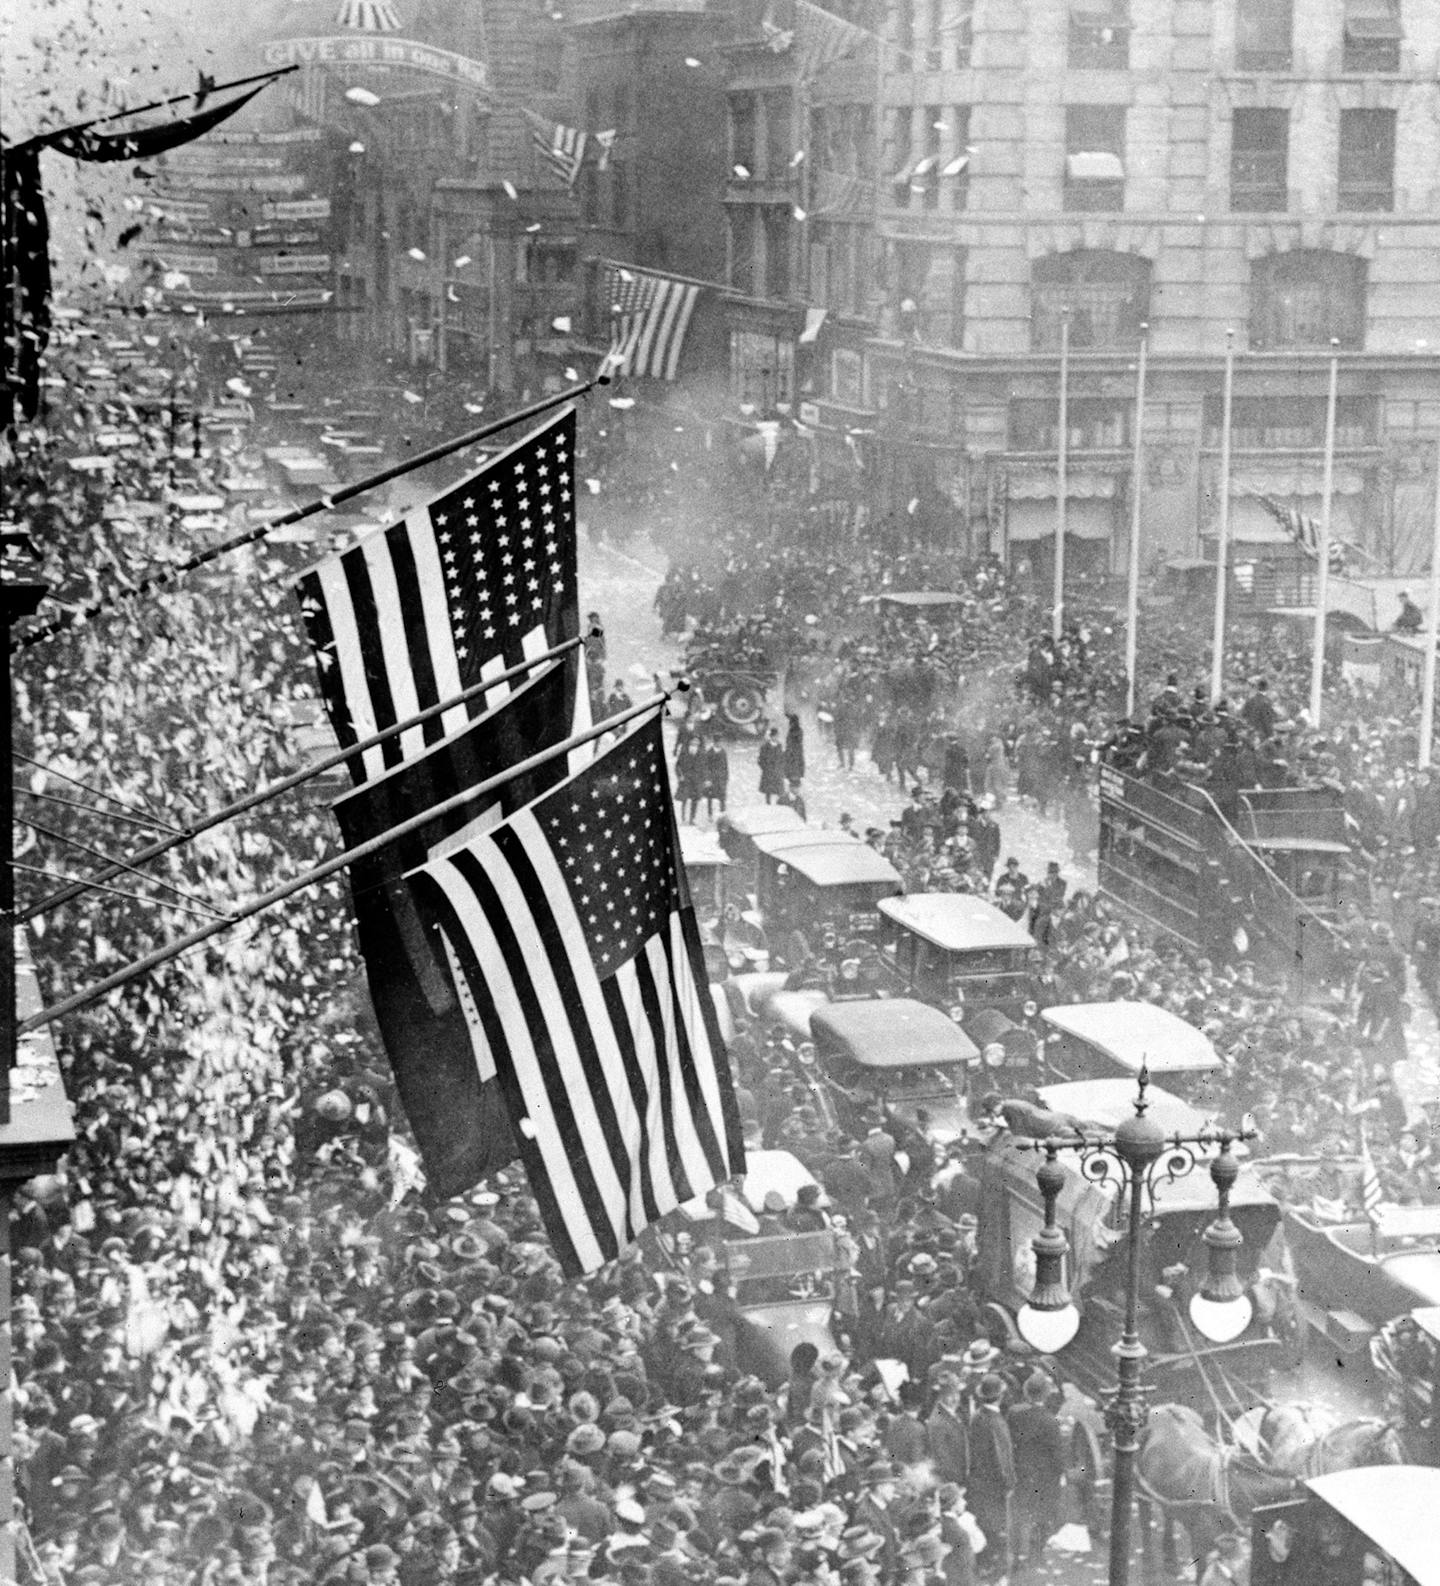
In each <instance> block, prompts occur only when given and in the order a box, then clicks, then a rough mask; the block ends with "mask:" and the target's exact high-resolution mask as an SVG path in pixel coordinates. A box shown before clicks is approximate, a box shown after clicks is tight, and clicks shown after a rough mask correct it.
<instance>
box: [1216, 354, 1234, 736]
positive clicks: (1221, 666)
mask: <svg viewBox="0 0 1440 1586" xmlns="http://www.w3.org/2000/svg"><path fill="white" fill-rule="evenodd" d="M1234 402H1235V332H1234V331H1233V330H1227V331H1226V332H1225V393H1224V397H1223V399H1222V401H1221V405H1220V533H1219V536H1218V538H1217V540H1216V544H1215V632H1214V637H1213V639H1212V641H1211V643H1212V649H1211V655H1210V703H1211V704H1212V705H1213V704H1216V703H1218V702H1219V699H1220V696H1221V693H1222V692H1223V690H1224V687H1225V585H1226V582H1227V581H1228V579H1229V576H1230V412H1231V408H1232V407H1233V406H1234Z"/></svg>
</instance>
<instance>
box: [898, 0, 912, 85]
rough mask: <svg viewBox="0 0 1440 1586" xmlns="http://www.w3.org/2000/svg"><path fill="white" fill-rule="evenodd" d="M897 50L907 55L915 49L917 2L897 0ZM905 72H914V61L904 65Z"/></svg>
mask: <svg viewBox="0 0 1440 1586" xmlns="http://www.w3.org/2000/svg"><path fill="white" fill-rule="evenodd" d="M895 48H896V49H897V50H903V51H906V52H907V53H908V52H909V51H911V50H913V49H914V48H915V0H896V4H895ZM903 66H904V70H906V71H914V69H915V66H914V62H913V61H906V62H904V63H903Z"/></svg>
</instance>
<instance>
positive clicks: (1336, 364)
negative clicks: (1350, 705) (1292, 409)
mask: <svg viewBox="0 0 1440 1586" xmlns="http://www.w3.org/2000/svg"><path fill="white" fill-rule="evenodd" d="M1339 349H1340V339H1339V337H1338V336H1332V337H1331V338H1330V391H1329V396H1328V397H1327V399H1326V403H1325V475H1324V483H1323V484H1322V485H1321V489H1320V539H1319V542H1318V544H1317V545H1316V547H1315V554H1316V556H1317V557H1318V558H1319V562H1320V566H1319V567H1318V569H1317V570H1316V577H1315V638H1314V643H1313V646H1312V648H1311V651H1310V730H1311V731H1312V732H1314V731H1315V730H1316V729H1317V728H1318V727H1319V726H1320V711H1321V705H1322V698H1323V687H1324V682H1325V612H1326V607H1327V606H1328V605H1329V602H1330V514H1331V511H1332V509H1333V504H1334V495H1335V408H1336V403H1337V393H1338V391H1339V385H1340V350H1339Z"/></svg>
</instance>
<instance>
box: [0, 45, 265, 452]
mask: <svg viewBox="0 0 1440 1586" xmlns="http://www.w3.org/2000/svg"><path fill="white" fill-rule="evenodd" d="M280 75H281V74H280V73H279V72H275V73H269V74H267V75H266V78H265V80H264V81H263V82H261V83H260V84H259V85H258V86H257V87H255V88H252V89H250V90H249V92H247V93H243V94H239V95H237V96H236V97H235V98H233V99H228V100H226V101H224V102H223V103H221V104H217V105H211V106H208V107H205V108H202V107H203V106H204V105H205V101H206V100H207V99H208V98H209V96H210V94H211V93H213V92H214V91H215V84H214V83H213V82H211V81H210V80H209V79H208V78H205V77H203V76H202V78H201V81H200V89H199V91H198V92H197V93H196V94H195V96H194V97H195V107H196V108H195V109H194V110H193V111H192V112H191V113H190V114H189V115H185V116H180V117H177V118H176V119H174V120H171V121H163V122H161V123H159V125H157V126H153V127H140V128H137V129H136V130H134V131H132V132H119V133H101V132H97V131H95V123H91V124H89V125H87V126H81V127H63V128H61V129H60V130H59V131H56V132H48V133H43V134H41V135H40V136H39V137H36V138H31V139H29V140H28V141H26V142H24V143H16V144H12V145H11V146H10V147H8V148H4V147H0V206H3V208H0V429H4V428H8V427H9V426H10V425H11V424H13V423H14V422H15V418H16V416H17V414H18V415H19V416H20V417H21V418H26V419H30V418H34V416H35V414H36V413H37V412H38V411H39V407H40V369H41V359H42V357H43V356H44V352H45V347H46V344H47V343H48V342H49V339H50V223H49V219H48V217H47V215H46V211H45V189H44V184H43V182H42V180H41V173H40V154H41V151H42V150H43V149H52V150H53V151H54V152H55V153H57V154H63V155H65V156H66V157H67V158H69V159H72V160H82V161H86V162H99V163H109V162H113V161H117V160H142V159H153V158H154V157H155V156H157V155H160V154H165V153H167V152H168V151H169V150H171V149H176V148H179V147H180V146H181V145H182V144H185V143H189V142H191V141H192V140H193V139H195V138H199V137H203V136H204V134H205V133H207V132H210V131H211V130H212V129H214V128H215V127H218V126H219V125H220V123H221V122H222V121H225V120H227V119H228V118H229V117H230V116H233V115H234V114H235V112H236V111H237V110H239V109H241V108H242V106H244V105H247V104H249V102H250V101H251V100H252V99H253V98H254V97H255V95H256V94H258V93H259V92H260V90H261V89H262V88H265V87H268V86H269V84H270V83H271V82H273V81H274V79H275V78H276V77H277V76H280ZM187 97H188V96H187ZM134 113H135V114H139V113H140V112H139V111H136V112H134ZM108 119H116V118H108Z"/></svg>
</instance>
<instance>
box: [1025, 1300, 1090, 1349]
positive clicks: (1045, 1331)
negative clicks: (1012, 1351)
mask: <svg viewBox="0 0 1440 1586" xmlns="http://www.w3.org/2000/svg"><path fill="white" fill-rule="evenodd" d="M1015 1324H1016V1326H1017V1327H1018V1328H1019V1329H1020V1336H1021V1337H1022V1338H1023V1339H1024V1340H1025V1342H1026V1343H1027V1344H1029V1346H1030V1347H1031V1348H1032V1349H1036V1350H1038V1351H1039V1352H1040V1353H1041V1354H1042V1355H1056V1354H1059V1352H1060V1351H1061V1350H1062V1349H1064V1347H1065V1346H1066V1344H1068V1343H1069V1342H1070V1341H1071V1339H1073V1338H1074V1337H1075V1334H1076V1333H1077V1332H1078V1331H1079V1329H1080V1312H1079V1311H1078V1310H1076V1308H1075V1307H1074V1305H1062V1306H1060V1307H1059V1309H1058V1310H1043V1311H1042V1310H1038V1309H1037V1308H1036V1307H1035V1306H1033V1305H1022V1306H1021V1307H1020V1312H1019V1314H1018V1315H1017V1316H1016V1318H1015Z"/></svg>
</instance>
